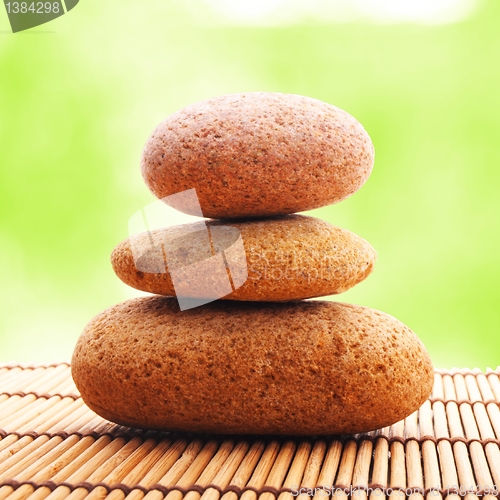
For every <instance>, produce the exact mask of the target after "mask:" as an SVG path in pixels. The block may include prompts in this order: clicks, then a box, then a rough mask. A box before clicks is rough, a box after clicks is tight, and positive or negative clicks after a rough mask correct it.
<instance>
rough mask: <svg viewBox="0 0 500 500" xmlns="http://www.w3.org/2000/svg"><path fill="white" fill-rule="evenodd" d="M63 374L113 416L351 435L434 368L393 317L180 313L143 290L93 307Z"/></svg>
mask: <svg viewBox="0 0 500 500" xmlns="http://www.w3.org/2000/svg"><path fill="white" fill-rule="evenodd" d="M71 366H72V374H73V378H74V381H75V383H76V385H77V387H78V389H79V391H80V392H81V395H82V397H83V399H84V401H85V403H86V404H87V405H88V406H89V407H90V408H91V409H93V410H94V411H95V412H97V413H98V414H99V415H101V416H102V417H104V418H106V419H109V420H111V421H113V422H117V423H119V424H123V425H127V426H132V427H140V428H151V429H163V430H180V431H200V432H213V433H243V434H290V435H325V434H337V433H357V432H361V431H369V430H372V429H377V428H381V427H384V426H388V425H390V424H394V423H395V422H397V421H399V420H401V419H403V418H404V417H406V416H408V415H409V414H411V413H412V412H414V411H415V410H416V409H418V408H419V407H420V405H422V404H423V402H424V401H425V400H426V398H428V397H429V395H430V392H431V388H432V383H433V368H432V365H431V361H430V359H429V356H428V354H427V352H426V350H425V348H424V346H423V344H422V343H421V342H420V340H419V339H418V338H417V336H416V335H415V334H414V333H413V332H412V331H411V330H410V329H409V328H408V327H406V326H405V325H403V324H402V323H401V322H399V321H398V320H396V319H395V318H393V317H391V316H389V315H387V314H385V313H382V312H379V311H376V310H373V309H368V308H366V307H360V306H355V305H350V304H342V303H336V302H327V301H316V300H311V301H302V302H297V303H249V302H234V301H217V302H212V303H210V304H206V305H204V306H202V307H198V308H195V309H191V310H188V311H180V310H179V307H178V305H177V301H176V299H175V298H168V297H160V296H155V297H142V298H138V299H133V300H129V301H127V302H124V303H121V304H118V305H116V306H113V307H111V308H110V309H108V310H106V311H104V312H102V313H101V314H99V315H97V316H96V317H95V318H94V319H93V320H92V321H91V322H90V323H89V324H88V325H87V327H86V328H85V331H84V332H83V334H82V335H81V337H80V339H79V340H78V343H77V346H76V348H75V351H74V354H73V360H72V365H71Z"/></svg>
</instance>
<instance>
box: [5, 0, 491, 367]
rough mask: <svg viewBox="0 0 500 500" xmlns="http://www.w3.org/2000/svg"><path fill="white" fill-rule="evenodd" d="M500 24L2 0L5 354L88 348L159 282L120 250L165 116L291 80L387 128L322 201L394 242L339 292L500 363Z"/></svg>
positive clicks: (472, 19) (327, 7)
mask: <svg viewBox="0 0 500 500" xmlns="http://www.w3.org/2000/svg"><path fill="white" fill-rule="evenodd" d="M398 4H400V5H399V6H398ZM402 5H406V11H404V9H403V11H401V9H402ZM439 5H441V6H442V9H441V12H437V13H436V12H435V13H429V12H424V11H425V9H426V8H427V10H432V9H436V6H439ZM384 9H385V10H384ZM397 9H399V12H398V10H397ZM411 9H413V11H412V10H411ZM499 26H500V1H499V0H484V1H473V0H470V1H468V2H467V1H466V0H461V1H459V0H456V1H455V2H454V1H453V0H446V1H445V0H443V1H441V3H440V2H439V1H438V0H434V2H425V1H423V0H421V1H420V2H416V1H413V2H409V3H408V4H407V3H406V2H397V1H395V0H386V1H385V2H383V1H382V0H379V2H374V1H367V0H364V1H362V0H356V1H351V2H348V1H347V0H345V1H344V2H340V1H339V2H337V1H336V0H332V1H331V2H327V1H321V0H316V1H314V0H309V1H307V2H306V1H305V0H281V1H277V0H274V1H271V0H268V1H267V2H264V1H262V0H261V1H257V0H254V2H245V1H243V0H233V1H232V2H231V0H227V1H223V0H210V1H209V0H206V1H205V0H185V1H183V2H181V1H172V0H148V2H125V3H123V2H118V1H117V0H109V1H107V2H95V1H93V0H81V1H80V3H79V4H78V6H77V7H76V8H75V9H74V10H72V11H71V12H70V13H68V14H67V15H64V16H62V17H61V18H59V19H56V20H55V21H53V22H51V23H49V24H46V25H43V26H40V27H37V28H34V29H32V30H29V31H26V32H22V33H18V34H15V35H13V34H12V33H10V26H9V23H8V19H7V16H6V14H5V11H1V12H0V138H1V143H0V279H1V289H0V361H10V360H15V361H20V362H29V361H44V362H49V361H50V362H51V361H58V360H63V359H69V358H70V356H71V352H72V349H73V346H74V344H75V342H76V339H77V337H78V335H79V334H80V332H81V330H82V329H83V327H84V325H85V324H86V322H87V321H88V320H90V318H92V316H94V315H95V314H96V313H98V312H99V311H101V310H102V309H105V308H106V307H109V306H110V305H112V304H114V303H116V302H119V301H122V300H125V299H127V298H130V297H133V296H137V295H139V294H140V292H137V291H135V290H132V289H129V288H127V287H126V286H125V285H123V284H121V282H120V281H119V280H118V279H117V278H115V276H114V274H113V271H112V269H111V266H110V264H109V254H110V252H111V250H112V249H113V247H114V245H115V244H116V243H118V242H119V241H121V240H122V239H124V238H125V237H127V236H128V234H127V222H128V219H129V217H130V216H131V215H132V214H133V213H134V212H135V211H137V210H139V209H140V208H141V207H142V206H143V205H146V204H148V203H151V202H152V201H154V198H153V196H152V195H151V194H150V193H149V191H148V189H147V188H146V186H145V185H144V183H143V181H142V178H141V175H140V170H139V159H140V155H141V150H142V147H143V145H144V142H145V141H146V138H147V137H148V135H149V134H150V132H151V131H152V130H153V128H154V127H155V126H156V125H157V123H159V122H160V121H161V120H162V119H164V118H165V117H166V116H167V115H169V114H170V113H172V112H174V111H175V110H177V109H179V108H181V107H183V106H185V105H188V104H190V103H193V102H195V101H199V100H202V99H205V98H208V97H212V96H216V95H220V94H225V93H232V92H241V91H279V92H286V93H296V94H303V95H308V96H312V97H315V98H318V99H321V100H324V101H327V102H329V103H332V104H335V105H336V106H339V107H341V108H343V109H345V110H346V111H348V112H349V113H351V114H352V115H354V116H355V117H356V118H357V119H358V120H359V121H360V122H361V123H362V124H363V125H364V126H365V128H366V129H367V131H368V132H369V134H370V135H371V137H372V139H373V142H374V144H375V149H376V162H375V168H374V171H373V174H372V176H371V177H370V179H369V180H368V182H367V183H366V185H365V186H364V187H363V188H362V189H361V190H360V191H359V192H358V193H357V194H355V195H354V196H353V197H351V198H350V199H348V200H346V201H344V202H343V203H340V204H338V205H335V206H332V207H328V208H324V209H320V210H316V211H314V212H313V213H316V214H317V215H318V216H319V217H322V218H324V219H326V220H328V221H330V222H332V223H334V224H337V225H339V226H342V227H345V228H348V229H350V230H352V231H354V232H356V233H358V234H360V235H361V236H363V237H364V238H366V239H367V240H369V241H370V242H371V243H372V245H373V246H374V247H375V249H376V250H377V251H378V253H379V260H378V263H377V266H376V269H375V271H374V273H373V274H372V276H370V277H369V278H368V279H367V280H366V281H365V282H363V283H362V284H360V285H358V286H357V287H356V288H354V289H353V290H351V291H349V292H347V293H346V294H344V295H342V296H339V297H338V300H343V301H346V302H353V303H359V304H362V305H366V306H370V307H374V308H377V309H380V310H383V311H386V312H388V313H390V314H392V315H394V316H396V317H397V318H399V319H400V320H402V321H403V322H405V323H406V324H408V325H409V326H410V327H411V328H412V329H413V330H414V331H415V332H416V333H417V334H418V335H419V336H420V338H421V339H422V340H423V341H424V343H425V344H426V346H427V347H428V349H429V351H430V354H431V357H432V359H433V362H434V364H435V365H436V366H439V367H444V368H446V367H447V368H450V367H453V366H459V367H470V368H473V367H476V366H478V367H480V368H483V369H484V368H485V367H486V366H493V367H496V366H497V365H498V364H500V335H499V333H500V285H499V283H500V263H499V259H498V257H499V248H500V227H499V214H500V168H499V166H500V91H499V89H500V29H499Z"/></svg>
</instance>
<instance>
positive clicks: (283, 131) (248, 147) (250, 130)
mask: <svg viewBox="0 0 500 500" xmlns="http://www.w3.org/2000/svg"><path fill="white" fill-rule="evenodd" d="M373 159H374V150H373V145H372V142H371V140H370V137H369V136H368V134H367V133H366V131H365V130H364V128H363V126H362V125H361V124H360V123H359V122H358V121H357V120H356V119H355V118H353V117H352V116H351V115H349V114H348V113H346V112H345V111H343V110H341V109H339V108H337V107H335V106H332V105H330V104H327V103H324V102H321V101H318V100H317V99H312V98H310V97H303V96H298V95H293V94H279V93H266V92H253V93H246V94H231V95H224V96H220V97H215V98H213V99H208V100H206V101H202V102H199V103H196V104H192V105H191V106H188V107H186V108H184V109H181V110H180V111H177V112H176V113H174V114H173V115H171V116H169V117H168V118H167V119H166V120H165V121H163V122H162V123H160V125H158V127H157V128H156V129H155V131H154V132H153V134H152V135H151V136H150V137H149V139H148V141H147V142H146V145H145V147H144V151H143V156H142V162H141V168H142V174H143V176H144V179H145V181H146V184H147V185H148V187H149V188H150V189H151V191H152V192H153V193H154V194H155V195H156V196H157V197H158V198H165V197H167V196H170V195H173V194H175V193H179V192H181V191H185V190H187V189H192V188H194V189H195V190H196V194H197V196H198V199H199V202H200V206H201V210H202V212H203V215H204V216H205V217H211V218H239V217H262V216H273V215H284V214H289V213H294V212H302V211H305V210H311V209H314V208H318V207H322V206H325V205H330V204H333V203H337V202H339V201H341V200H343V199H345V198H347V197H348V196H350V195H352V194H353V193H355V192H356V191H357V190H358V189H359V188H360V187H361V186H362V185H363V184H364V182H365V181H366V179H367V178H368V176H369V175H370V172H371V170H372V167H373ZM182 198H183V197H180V198H179V199H180V200H181V201H180V202H177V203H175V205H174V204H173V203H170V204H171V205H172V206H173V207H174V208H176V209H177V210H180V211H181V212H185V213H189V214H192V215H199V213H197V212H196V207H194V208H193V207H192V206H189V205H188V204H183V203H182Z"/></svg>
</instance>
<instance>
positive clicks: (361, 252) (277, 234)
mask: <svg viewBox="0 0 500 500" xmlns="http://www.w3.org/2000/svg"><path fill="white" fill-rule="evenodd" d="M198 224H199V223H198ZM192 227H195V226H193V225H184V226H174V227H170V228H166V229H162V230H156V231H152V232H151V233H142V234H140V235H135V236H133V237H131V238H128V239H126V240H125V241H122V242H121V243H120V244H119V245H117V247H116V248H115V249H114V250H113V253H112V255H111V263H112V265H113V269H114V271H115V273H116V275H117V276H118V277H119V278H120V279H121V280H122V281H123V282H124V283H126V284H127V285H130V286H132V287H134V288H137V289H138V290H143V291H145V292H151V293H156V294H160V295H169V296H173V295H182V296H188V297H189V296H192V297H212V296H213V297H214V298H221V297H222V296H224V294H222V295H217V293H215V290H217V284H216V283H215V282H214V280H215V279H216V278H215V276H214V275H215V274H216V272H215V270H214V269H213V268H212V269H210V266H211V265H213V263H211V261H209V260H207V256H210V257H211V256H212V254H211V253H210V254H208V252H207V249H208V251H210V247H209V245H208V240H207V239H206V238H207V236H206V231H201V230H200V231H192V230H191V232H188V230H189V228H192ZM200 227H201V228H204V226H203V225H201V226H200ZM207 227H208V228H209V231H210V236H211V239H212V247H214V249H215V250H219V255H220V254H221V251H224V250H225V249H229V248H231V245H232V244H233V243H234V240H235V235H234V234H233V233H232V232H231V231H230V228H234V229H236V230H237V231H235V233H236V235H238V234H240V235H241V239H242V241H243V247H244V254H243V253H241V254H238V253H237V252H235V251H232V253H228V252H226V253H227V255H226V261H227V263H228V266H229V270H230V272H231V277H232V280H233V287H232V289H233V291H232V292H231V293H229V295H225V296H224V298H225V299H231V300H246V301H287V300H297V299H305V298H311V297H321V296H325V295H333V294H338V293H342V292H345V291H346V290H348V289H350V288H352V287H353V286H354V285H356V284H357V283H359V282H360V281H362V280H364V279H365V278H366V277H367V276H368V275H369V274H370V273H371V272H372V269H373V265H374V263H375V260H376V258H377V254H376V252H375V250H374V249H373V248H372V247H371V245H370V244H369V243H368V242H367V241H365V240H364V239H363V238H361V237H359V236H357V235H356V234H354V233H351V232H350V231H347V230H346V229H341V228H338V227H335V226H333V225H331V224H329V223H328V222H325V221H323V220H320V219H316V218H314V217H307V216H303V215H288V216H282V217H279V218H275V219H267V220H249V221H246V222H241V221H224V222H222V221H220V222H219V221H213V220H212V221H208V222H207ZM214 241H215V242H216V244H214ZM167 245H170V246H169V247H168V248H171V250H170V252H166V251H165V248H166V247H167ZM229 252H231V250H230V251H229ZM216 253H217V252H216ZM216 253H215V254H216ZM238 255H240V256H238ZM167 256H168V257H167ZM191 262H197V263H198V267H197V272H196V273H195V274H194V275H192V276H189V275H188V274H187V273H186V274H183V275H182V283H181V284H180V285H179V281H177V282H176V284H177V287H176V288H175V289H174V284H173V280H172V278H171V276H170V273H169V267H170V266H171V268H172V269H179V268H182V267H184V266H188V265H189V263H191ZM225 273H226V271H225V270H224V271H223V274H224V277H225ZM245 276H247V278H246V281H245ZM242 281H244V283H243V284H242V285H241V286H240V287H239V288H238V287H237V286H235V285H238V284H240V283H241V282H242ZM183 284H184V285H185V286H182V285H183ZM230 290H231V288H229V291H230ZM176 291H179V292H180V293H176Z"/></svg>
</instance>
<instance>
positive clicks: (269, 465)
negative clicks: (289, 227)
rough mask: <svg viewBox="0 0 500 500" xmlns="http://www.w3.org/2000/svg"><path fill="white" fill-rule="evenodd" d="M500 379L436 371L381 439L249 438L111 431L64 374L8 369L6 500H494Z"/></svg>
mask: <svg viewBox="0 0 500 500" xmlns="http://www.w3.org/2000/svg"><path fill="white" fill-rule="evenodd" d="M499 374H500V369H497V371H492V370H488V371H487V372H486V373H483V372H481V371H479V370H452V371H446V370H438V371H436V375H435V384H434V390H433V394H432V396H431V398H430V399H429V400H428V401H426V403H425V404H424V405H423V406H422V407H421V408H420V410H419V411H417V412H415V413H414V414H413V415H411V416H409V417H408V418H407V419H405V421H402V422H399V423H397V424H395V425H393V426H391V427H387V428H384V429H380V430H378V431H374V432H370V433H364V434H357V435H354V436H352V435H351V436H334V437H329V438H324V437H322V438H313V437H311V438H289V437H274V438H272V437H265V438H258V437H254V438H249V437H246V438H245V437H242V436H236V437H235V436H205V435H204V436H200V435H188V434H179V433H175V434H172V433H166V432H165V433H161V432H154V431H140V430H137V429H129V428H126V427H123V426H119V425H116V424H112V423H110V422H108V421H106V420H103V419H102V418H100V417H98V416H97V415H96V414H95V413H94V412H92V411H91V410H90V409H88V408H87V407H86V406H85V404H84V403H83V401H82V399H81V398H80V397H79V394H78V391H77V390H76V388H75V386H74V384H73V381H72V379H71V374H70V368H69V366H68V365H67V364H64V363H62V364H57V365H51V366H31V367H27V366H25V367H23V366H20V365H9V366H7V365H0V500H1V499H5V498H8V499H9V500H14V499H25V498H29V499H30V500H35V499H36V500H42V499H45V498H47V499H50V500H55V499H62V498H71V499H75V500H76V499H84V498H86V499H87V498H88V499H104V498H106V499H109V500H124V499H127V500H142V499H143V498H145V499H147V500H162V499H163V498H167V499H168V500H181V499H185V500H236V499H238V498H242V499H243V500H275V499H277V500H292V499H293V498H294V497H296V496H298V495H299V494H302V495H301V496H300V500H307V498H310V497H312V496H314V498H315V500H325V499H327V498H328V496H330V497H335V498H337V497H338V498H339V499H340V498H346V497H348V496H352V497H354V498H359V499H363V500H365V499H366V500H368V499H369V500H377V499H382V498H390V499H392V498H396V499H397V500H399V499H403V498H410V497H411V498H412V499H415V500H417V499H423V498H426V500H427V499H432V498H436V499H439V498H447V497H448V498H450V500H451V499H455V500H458V499H459V498H460V497H465V498H467V499H468V500H472V499H473V498H477V497H482V496H484V497H487V498H490V499H494V498H495V497H497V496H498V489H497V486H496V485H500V451H499V443H500V409H499V402H500V379H499Z"/></svg>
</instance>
